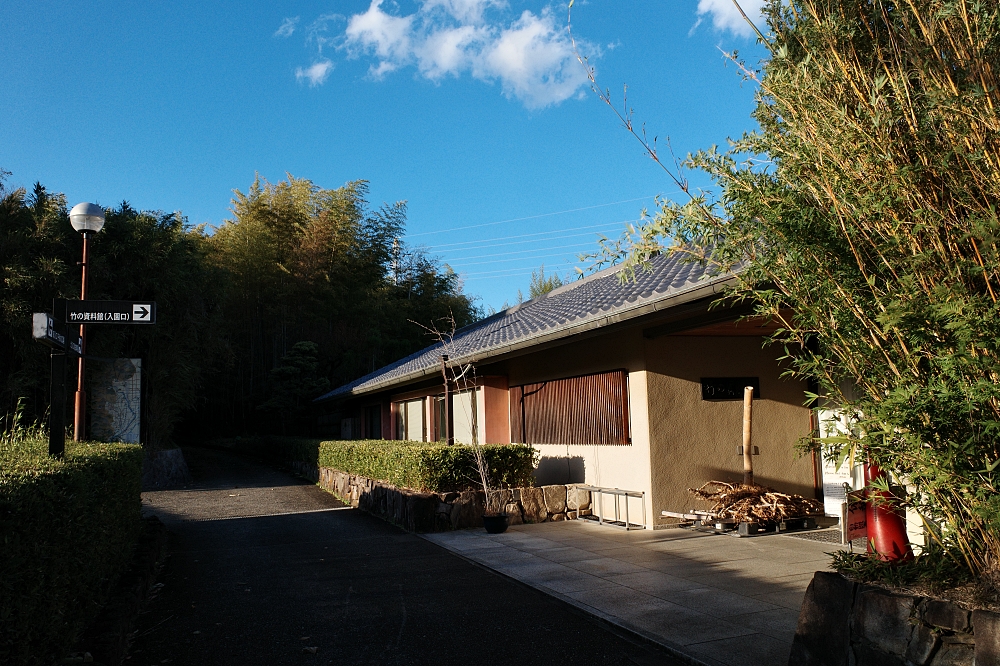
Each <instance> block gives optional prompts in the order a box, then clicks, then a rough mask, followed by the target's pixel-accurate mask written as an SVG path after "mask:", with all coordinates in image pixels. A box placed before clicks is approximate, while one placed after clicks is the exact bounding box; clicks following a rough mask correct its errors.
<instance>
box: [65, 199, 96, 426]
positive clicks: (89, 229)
mask: <svg viewBox="0 0 1000 666" xmlns="http://www.w3.org/2000/svg"><path fill="white" fill-rule="evenodd" d="M69 222H70V224H72V225H73V228H74V229H76V230H77V231H79V232H80V233H82V234H83V261H81V262H80V266H81V267H82V269H83V270H82V272H83V275H82V284H81V286H80V300H81V301H85V300H87V268H88V265H89V263H90V234H92V233H94V234H96V233H97V232H99V231H100V230H101V229H103V228H104V209H103V208H101V207H100V206H98V205H97V204H92V203H80V204H77V205H75V206H73V210H71V211H70V212H69ZM86 351H87V329H86V327H85V326H84V325H83V324H80V358H79V359H78V363H79V365H78V366H77V373H76V395H75V396H74V400H73V441H76V442H79V441H81V440H83V439H84V438H85V437H86V436H87V433H86V432H85V430H86V427H87V423H86V408H87V394H86V393H84V390H83V371H84V367H83V366H84V362H83V355H84V354H85V353H86Z"/></svg>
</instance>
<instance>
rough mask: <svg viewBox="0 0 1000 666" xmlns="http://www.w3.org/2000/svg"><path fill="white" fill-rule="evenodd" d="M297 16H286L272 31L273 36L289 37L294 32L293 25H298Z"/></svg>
mask: <svg viewBox="0 0 1000 666" xmlns="http://www.w3.org/2000/svg"><path fill="white" fill-rule="evenodd" d="M298 22H299V17H298V16H296V17H294V18H286V19H285V20H284V21H282V22H281V25H280V26H278V29H277V30H275V31H274V36H275V37H291V36H292V33H293V32H295V26H296V25H298Z"/></svg>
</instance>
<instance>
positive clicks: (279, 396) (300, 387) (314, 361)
mask: <svg viewBox="0 0 1000 666" xmlns="http://www.w3.org/2000/svg"><path fill="white" fill-rule="evenodd" d="M318 370H319V346H318V345H317V344H316V343H315V342H296V343H295V344H294V345H292V349H291V351H289V352H288V353H287V354H285V355H284V356H283V357H282V358H281V365H279V366H278V367H277V368H274V369H273V370H271V387H272V388H271V398H270V399H269V400H267V401H266V402H264V403H263V404H261V405H259V406H258V407H257V409H259V410H261V411H263V412H267V413H270V414H272V415H274V416H275V417H277V418H278V420H279V421H280V422H281V433H282V434H285V433H286V432H287V431H288V429H289V426H291V427H292V428H293V429H294V430H296V431H298V432H302V431H303V430H307V429H308V424H307V423H303V421H304V420H305V418H304V417H305V416H306V414H307V409H308V407H309V401H310V400H312V399H313V398H315V397H317V396H319V395H321V394H322V393H324V392H326V391H328V390H329V389H330V380H328V379H327V378H326V377H320V376H318Z"/></svg>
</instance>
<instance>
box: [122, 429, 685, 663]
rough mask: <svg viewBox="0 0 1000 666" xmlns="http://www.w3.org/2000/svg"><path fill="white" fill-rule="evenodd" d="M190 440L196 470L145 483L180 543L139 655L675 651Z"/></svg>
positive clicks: (620, 655)
mask: <svg viewBox="0 0 1000 666" xmlns="http://www.w3.org/2000/svg"><path fill="white" fill-rule="evenodd" d="M185 455H186V457H187V461H188V465H189V466H190V468H191V472H192V475H193V477H194V480H195V483H194V485H192V486H191V487H188V488H185V489H182V490H172V491H158V492H149V493H144V494H143V506H144V510H145V511H146V512H148V513H155V514H156V515H158V516H159V517H160V519H161V520H163V522H164V523H166V525H167V527H168V528H169V530H170V532H171V552H172V555H171V557H170V559H169V560H168V562H167V565H166V567H165V569H164V571H163V573H162V574H161V577H160V582H161V583H162V587H161V588H160V590H159V593H158V595H157V596H156V597H155V598H154V599H153V600H152V601H151V602H150V603H149V604H148V605H147V607H146V609H145V611H144V613H143V615H142V616H141V618H140V620H139V627H138V636H137V638H136V640H135V642H134V645H133V649H132V651H131V655H130V658H129V661H128V662H126V663H128V664H129V665H130V666H135V665H137V664H142V665H145V664H149V665H150V666H153V665H159V664H170V665H172V666H173V665H187V664H190V665H192V666H202V665H215V664H220V665H222V664H233V665H239V666H255V665H258V664H260V665H262V666H263V665H265V664H267V665H269V666H270V665H281V664H295V665H299V664H303V665H313V664H345V665H354V664H357V665H361V664H434V665H435V666H448V665H451V664H454V665H455V666H459V665H461V666H469V665H470V664H471V665H478V664H497V665H504V664H510V665H512V666H513V665H517V666H522V665H525V664H573V666H585V665H587V664H595V665H596V664H602V665H605V664H607V665H617V664H621V665H627V664H640V665H642V666H670V665H672V664H676V663H677V662H675V661H673V660H671V658H670V657H668V656H667V655H665V654H663V653H661V652H659V651H657V650H656V649H655V648H654V647H650V646H647V645H642V644H639V643H637V642H634V641H633V639H631V638H630V637H629V636H628V635H622V634H619V633H614V632H613V631H612V630H611V629H609V628H608V627H607V626H606V625H604V624H601V623H599V622H597V621H595V620H592V619H591V618H589V617H588V616H586V615H584V614H582V613H580V612H579V611H577V610H575V609H572V608H570V607H569V606H567V605H566V604H564V603H562V602H559V601H557V600H554V599H552V598H550V597H548V596H546V595H544V594H542V593H541V592H538V591H536V590H533V589H530V588H528V587H526V586H523V585H521V584H519V583H516V582H514V581H512V580H510V579H508V578H505V577H503V576H500V575H498V574H494V573H492V572H490V571H487V570H485V569H482V568H479V567H478V566H476V565H474V564H472V563H470V562H468V561H467V560H465V559H462V558H459V557H457V556H455V555H453V554H451V553H449V552H448V551H445V550H444V549H442V548H440V547H438V546H436V545H434V544H432V543H429V542H428V541H426V540H424V539H421V538H419V537H415V536H413V535H411V534H407V533H405V532H403V531H401V530H399V529H397V528H395V527H393V526H391V525H388V524H386V523H384V522H382V521H381V520H378V519H376V518H373V517H371V516H368V515H366V514H363V513H360V512H358V511H356V510H354V509H350V508H349V507H344V506H343V505H342V504H341V503H340V502H338V501H337V500H336V499H334V498H333V497H332V496H331V495H329V494H327V493H325V492H323V491H322V490H320V489H319V488H317V487H316V486H314V485H312V484H309V483H306V482H304V481H302V480H300V479H297V478H295V477H293V476H290V475H287V474H285V473H283V472H279V471H276V470H273V469H270V468H268V467H266V466H263V465H260V464H257V463H255V462H252V461H250V460H247V459H245V458H241V457H238V456H234V455H232V454H229V453H225V452H221V451H215V450H208V449H196V448H188V449H185Z"/></svg>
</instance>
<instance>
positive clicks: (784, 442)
mask: <svg viewBox="0 0 1000 666" xmlns="http://www.w3.org/2000/svg"><path fill="white" fill-rule="evenodd" d="M644 342H645V350H646V371H647V375H646V380H647V385H648V400H649V418H650V421H651V423H652V426H651V428H650V429H651V432H652V434H651V437H650V445H649V446H650V454H651V455H650V460H651V476H652V487H653V501H652V504H653V509H652V510H653V512H654V515H656V516H659V514H660V511H662V510H664V509H665V510H669V511H686V510H688V509H690V508H692V507H695V508H705V509H707V508H708V507H707V506H706V505H704V504H703V503H699V502H697V501H696V500H695V499H694V498H693V497H692V496H691V495H690V493H688V490H687V489H688V488H697V487H698V486H700V485H702V484H703V483H705V482H706V481H713V480H717V481H727V482H734V481H736V482H738V481H742V478H743V458H742V456H741V455H739V453H738V447H739V446H740V445H741V444H742V443H743V402H742V400H733V401H721V402H713V401H705V400H702V399H701V378H702V377H759V378H760V391H761V398H760V399H759V400H755V401H754V407H753V445H754V446H757V447H759V448H760V455H759V456H755V457H754V479H755V481H756V482H757V483H760V484H763V485H767V486H771V487H773V488H775V489H777V490H780V491H782V492H793V493H798V494H800V495H803V496H805V497H814V496H815V495H814V471H813V470H814V467H813V461H812V457H811V456H808V455H807V456H805V457H800V456H799V455H798V453H797V451H796V450H795V444H796V442H797V441H798V440H799V438H800V437H802V436H803V435H807V434H809V432H810V420H809V410H808V409H806V408H805V407H803V404H802V403H803V401H804V399H805V395H804V391H805V390H806V385H805V383H804V382H800V381H791V380H787V379H781V378H780V377H779V375H780V372H781V368H780V367H779V365H778V361H777V359H778V357H779V356H780V355H781V354H782V353H783V350H781V349H779V348H777V347H774V346H770V347H762V338H759V337H688V336H663V337H658V338H653V339H647V340H645V341H644ZM657 521H658V522H661V521H660V519H659V518H658V519H657Z"/></svg>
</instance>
